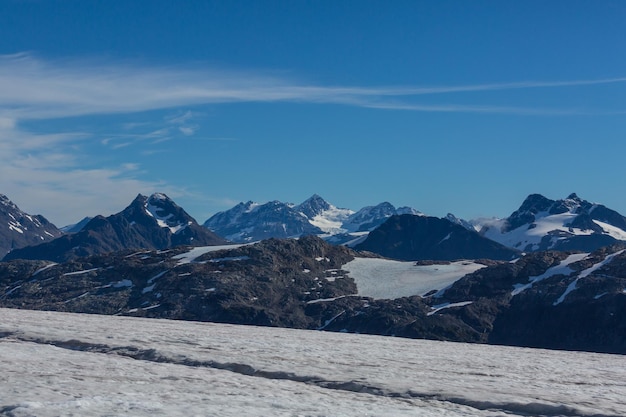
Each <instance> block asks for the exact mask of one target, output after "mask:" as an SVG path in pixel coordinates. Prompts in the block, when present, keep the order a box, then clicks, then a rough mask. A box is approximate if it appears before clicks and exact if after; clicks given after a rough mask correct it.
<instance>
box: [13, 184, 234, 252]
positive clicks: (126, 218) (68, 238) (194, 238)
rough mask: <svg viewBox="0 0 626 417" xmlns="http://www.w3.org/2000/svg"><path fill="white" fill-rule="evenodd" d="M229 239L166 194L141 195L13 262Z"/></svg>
mask: <svg viewBox="0 0 626 417" xmlns="http://www.w3.org/2000/svg"><path fill="white" fill-rule="evenodd" d="M223 243H226V240H224V239H222V238H221V237H219V236H217V235H216V234H214V233H213V232H211V231H210V230H208V229H206V228H204V227H202V226H200V225H198V223H197V222H196V221H195V220H194V219H193V218H192V217H191V216H190V215H189V214H187V212H185V210H183V209H182V208H181V207H180V206H178V205H177V204H176V203H174V202H173V201H172V200H171V199H170V198H169V197H167V196H166V195H165V194H161V193H156V194H153V195H151V196H150V197H146V196H143V195H141V194H139V195H138V196H137V197H136V198H135V199H134V200H133V202H132V203H131V204H130V205H129V206H128V207H126V208H125V209H124V210H123V211H121V212H119V213H117V214H113V215H111V216H108V217H104V216H96V217H94V218H93V219H91V220H89V221H88V222H87V223H86V224H85V225H84V226H83V227H82V229H80V230H79V231H77V232H75V233H69V234H64V235H62V236H60V237H58V238H56V239H54V240H52V241H49V242H45V243H41V244H39V245H35V246H27V247H23V248H20V249H14V250H12V251H11V252H9V253H8V254H7V255H6V256H5V260H11V259H44V260H49V261H54V262H62V261H67V260H70V259H75V258H79V257H82V256H88V255H94V254H100V253H107V252H113V251H119V250H124V249H128V248H138V249H167V248H171V247H174V246H179V245H219V244H223Z"/></svg>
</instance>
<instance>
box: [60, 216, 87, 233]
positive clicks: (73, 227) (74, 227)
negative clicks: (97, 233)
mask: <svg viewBox="0 0 626 417" xmlns="http://www.w3.org/2000/svg"><path fill="white" fill-rule="evenodd" d="M91 219H93V217H85V218H83V219H82V220H81V221H79V222H78V223H75V224H68V225H67V226H63V227H62V228H61V231H62V232H63V233H76V232H80V231H81V230H83V227H85V225H86V224H87V223H89V221H90V220H91Z"/></svg>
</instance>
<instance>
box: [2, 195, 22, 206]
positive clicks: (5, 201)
mask: <svg viewBox="0 0 626 417" xmlns="http://www.w3.org/2000/svg"><path fill="white" fill-rule="evenodd" d="M0 204H2V205H3V206H6V207H9V208H11V209H14V210H19V209H18V208H17V206H16V205H15V203H13V202H12V201H11V200H9V197H7V196H6V195H4V194H0Z"/></svg>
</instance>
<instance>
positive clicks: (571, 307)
mask: <svg viewBox="0 0 626 417" xmlns="http://www.w3.org/2000/svg"><path fill="white" fill-rule="evenodd" d="M624 248H626V247H611V248H605V249H602V250H600V251H597V252H594V253H593V254H591V255H589V256H587V257H585V255H581V256H580V258H581V259H580V260H579V261H578V262H574V263H571V264H570V265H569V267H570V269H571V271H567V275H553V276H550V277H548V278H546V279H543V280H540V281H537V282H535V283H534V285H532V286H529V287H528V288H527V289H526V290H525V291H522V292H520V293H519V294H517V295H513V289H514V288H515V287H516V286H519V285H520V284H522V285H523V284H527V283H528V282H529V279H530V278H531V277H537V276H540V275H542V274H543V273H544V272H545V271H546V270H548V269H549V268H551V267H554V266H557V265H558V264H559V263H560V262H562V261H563V260H565V259H566V258H567V257H568V256H569V255H570V253H564V252H556V251H551V252H538V253H532V254H529V255H526V256H524V257H523V258H520V259H519V260H517V261H516V262H495V261H491V262H487V263H488V264H490V266H488V267H486V268H483V269H480V270H478V271H476V272H474V273H472V274H469V275H466V276H465V277H463V278H461V279H460V280H458V281H457V282H456V283H455V284H453V285H452V286H451V287H450V288H449V289H447V290H446V291H445V292H443V293H439V294H436V295H430V296H426V297H423V298H422V297H419V296H412V297H404V298H399V299H395V300H374V299H371V298H367V297H362V296H355V295H354V294H355V293H356V292H357V288H356V285H355V281H354V280H353V278H351V277H350V274H349V273H347V272H346V271H345V270H342V269H341V268H342V265H345V264H346V263H347V262H348V261H350V260H351V259H353V257H354V256H357V253H356V252H354V251H352V250H350V249H348V248H345V247H340V246H331V245H329V244H327V243H326V242H324V241H322V240H320V239H319V238H317V237H313V236H308V237H304V238H301V239H299V240H276V239H270V240H267V241H264V242H260V243H258V244H254V245H248V246H242V247H238V248H234V249H228V250H221V251H216V252H209V253H207V254H205V255H202V256H201V257H199V258H197V259H195V260H194V261H193V262H189V263H185V262H182V261H181V259H180V256H177V255H181V254H184V253H185V252H187V251H189V250H190V249H191V247H179V248H174V249H171V250H167V251H154V250H152V251H139V252H129V251H124V252H118V253H110V254H106V255H96V256H91V257H87V258H81V259H76V260H73V261H70V262H66V263H63V264H59V265H50V264H47V265H48V266H47V267H46V263H45V262H42V261H24V260H16V261H11V262H4V263H0V306H2V307H13V308H29V309H44V310H58V311H70V312H86V313H97V314H122V315H134V316H145V317H153V318H171V319H182V320H200V321H215V322H228V323H236V324H254V325H265V326H281V327H294V328H303V329H323V330H329V331H348V332H359V333H370V334H380V335H395V336H402V337H411V338H428V339H436V340H454V341H465V342H479V343H493V344H507V345H514V346H532V347H545V348H555V349H572V350H589V351H598V352H612V353H626V294H625V293H624V291H625V290H626V251H623V249H624ZM583 258H584V259H583ZM592 267H594V270H591V269H590V268H592ZM37 271H39V272H37ZM583 271H587V272H586V273H585V274H583V275H586V276H584V277H583V276H581V272H583ZM392 279H394V276H385V275H384V274H382V275H381V280H392ZM574 283H575V284H574ZM568 288H574V289H573V290H572V291H569V292H568ZM560 299H562V300H561V301H560V302H558V301H559V300H560ZM450 303H452V304H450ZM446 306H447V307H446ZM440 307H446V308H443V309H439V308H440Z"/></svg>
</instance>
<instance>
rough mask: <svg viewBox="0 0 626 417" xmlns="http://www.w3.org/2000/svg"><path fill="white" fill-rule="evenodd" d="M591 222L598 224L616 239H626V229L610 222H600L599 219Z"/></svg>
mask: <svg viewBox="0 0 626 417" xmlns="http://www.w3.org/2000/svg"><path fill="white" fill-rule="evenodd" d="M593 222H594V223H595V224H597V225H598V226H600V227H601V228H602V229H603V230H604V232H605V233H606V234H607V235H609V236H611V237H613V238H615V239H617V240H626V231H624V230H622V229H620V228H619V227H615V226H613V225H611V224H608V223H604V222H601V221H600V220H593Z"/></svg>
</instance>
